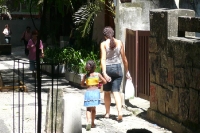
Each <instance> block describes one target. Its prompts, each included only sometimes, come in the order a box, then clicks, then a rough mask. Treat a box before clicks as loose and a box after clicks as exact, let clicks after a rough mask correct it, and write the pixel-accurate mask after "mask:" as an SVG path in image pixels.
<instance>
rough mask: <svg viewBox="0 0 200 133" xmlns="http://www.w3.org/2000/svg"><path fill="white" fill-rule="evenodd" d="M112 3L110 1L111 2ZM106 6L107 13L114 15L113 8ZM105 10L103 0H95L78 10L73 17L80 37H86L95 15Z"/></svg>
mask: <svg viewBox="0 0 200 133" xmlns="http://www.w3.org/2000/svg"><path fill="white" fill-rule="evenodd" d="M111 2H112V1H111ZM106 6H108V9H109V12H111V13H112V14H114V8H113V7H110V4H109V5H106ZM104 9H105V0H95V1H94V2H89V3H87V4H85V5H83V6H82V7H80V8H79V10H78V11H76V12H75V13H74V15H73V20H74V23H75V25H76V27H77V29H76V30H78V31H81V36H82V37H84V36H86V35H88V34H89V33H90V31H91V29H92V27H93V23H94V19H95V17H97V15H98V14H99V13H100V12H102V11H103V10H104Z"/></svg>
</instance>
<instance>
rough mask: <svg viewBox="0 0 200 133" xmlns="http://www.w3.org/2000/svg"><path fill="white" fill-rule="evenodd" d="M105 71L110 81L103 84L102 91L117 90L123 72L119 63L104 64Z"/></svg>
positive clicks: (118, 89)
mask: <svg viewBox="0 0 200 133" xmlns="http://www.w3.org/2000/svg"><path fill="white" fill-rule="evenodd" d="M106 73H107V75H108V76H110V77H111V82H107V84H105V85H103V90H104V91H111V92H119V91H120V86H121V83H122V78H123V73H122V67H121V64H112V65H106Z"/></svg>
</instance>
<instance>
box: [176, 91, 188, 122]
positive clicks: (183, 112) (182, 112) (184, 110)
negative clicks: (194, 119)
mask: <svg viewBox="0 0 200 133" xmlns="http://www.w3.org/2000/svg"><path fill="white" fill-rule="evenodd" d="M178 97H179V120H180V122H183V121H186V120H188V118H189V107H190V105H189V104H190V93H189V90H187V89H183V88H179V96H178Z"/></svg>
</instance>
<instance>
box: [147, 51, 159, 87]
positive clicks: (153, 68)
mask: <svg viewBox="0 0 200 133" xmlns="http://www.w3.org/2000/svg"><path fill="white" fill-rule="evenodd" d="M159 68H160V58H159V56H158V55H156V54H153V53H149V70H150V82H154V83H155V82H156V74H157V73H158V69H159Z"/></svg>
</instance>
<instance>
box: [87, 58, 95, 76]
mask: <svg viewBox="0 0 200 133" xmlns="http://www.w3.org/2000/svg"><path fill="white" fill-rule="evenodd" d="M95 68H96V64H95V62H94V61H93V60H88V61H87V63H86V65H85V70H86V71H87V72H88V74H90V73H93V72H94V70H95Z"/></svg>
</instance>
